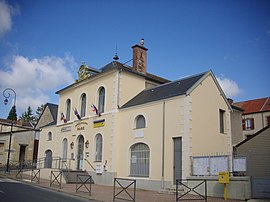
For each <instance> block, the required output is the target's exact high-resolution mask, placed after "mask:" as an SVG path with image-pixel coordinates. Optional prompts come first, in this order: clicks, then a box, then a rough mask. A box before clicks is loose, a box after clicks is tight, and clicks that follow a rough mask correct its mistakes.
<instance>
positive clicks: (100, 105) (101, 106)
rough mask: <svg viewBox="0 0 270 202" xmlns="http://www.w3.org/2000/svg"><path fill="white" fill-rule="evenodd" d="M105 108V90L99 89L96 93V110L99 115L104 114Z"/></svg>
mask: <svg viewBox="0 0 270 202" xmlns="http://www.w3.org/2000/svg"><path fill="white" fill-rule="evenodd" d="M104 106H105V88H104V87H100V88H99V91H98V110H99V112H100V113H103V112H104Z"/></svg>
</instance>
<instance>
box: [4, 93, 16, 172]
mask: <svg viewBox="0 0 270 202" xmlns="http://www.w3.org/2000/svg"><path fill="white" fill-rule="evenodd" d="M8 91H11V92H13V93H14V103H13V108H14V109H15V108H16V92H15V91H14V90H13V89H12V88H6V89H5V90H4V91H3V96H4V97H5V100H4V104H5V105H7V103H8V98H9V97H10V93H9V92H8ZM12 129H13V120H12V121H11V127H10V135H9V145H8V159H7V168H6V172H8V170H9V158H10V147H11V138H12Z"/></svg>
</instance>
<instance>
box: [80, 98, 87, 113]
mask: <svg viewBox="0 0 270 202" xmlns="http://www.w3.org/2000/svg"><path fill="white" fill-rule="evenodd" d="M85 112H86V94H85V93H83V94H82V96H81V117H85Z"/></svg>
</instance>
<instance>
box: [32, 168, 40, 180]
mask: <svg viewBox="0 0 270 202" xmlns="http://www.w3.org/2000/svg"><path fill="white" fill-rule="evenodd" d="M34 180H37V183H38V184H39V182H40V169H33V170H32V172H31V182H33V181H34Z"/></svg>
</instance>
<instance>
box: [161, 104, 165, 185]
mask: <svg viewBox="0 0 270 202" xmlns="http://www.w3.org/2000/svg"><path fill="white" fill-rule="evenodd" d="M164 141H165V101H163V109H162V171H161V188H162V189H164V188H165V187H164V156H165V155H164V152H165V151H164V149H165V142H164Z"/></svg>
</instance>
